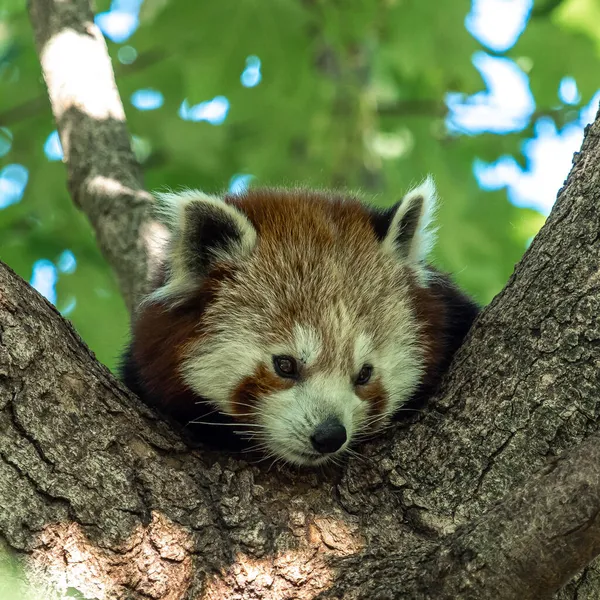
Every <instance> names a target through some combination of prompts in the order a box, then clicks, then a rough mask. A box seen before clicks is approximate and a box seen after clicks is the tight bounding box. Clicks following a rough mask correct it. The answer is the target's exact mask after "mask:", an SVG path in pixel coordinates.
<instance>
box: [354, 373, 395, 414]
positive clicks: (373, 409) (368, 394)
mask: <svg viewBox="0 0 600 600" xmlns="http://www.w3.org/2000/svg"><path fill="white" fill-rule="evenodd" d="M356 395H357V396H358V397H359V398H360V399H361V400H364V401H365V402H368V403H369V405H370V410H369V413H370V414H371V415H380V414H382V413H383V412H384V410H385V408H386V406H387V403H388V395H387V392H386V391H385V388H384V387H383V384H382V383H381V381H379V380H378V379H375V380H373V381H372V382H371V383H369V384H367V385H362V386H359V387H357V388H356Z"/></svg>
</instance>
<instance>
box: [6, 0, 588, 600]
mask: <svg viewBox="0 0 600 600" xmlns="http://www.w3.org/2000/svg"><path fill="white" fill-rule="evenodd" d="M30 14H31V16H32V21H33V22H34V25H35V29H36V38H37V43H38V49H39V52H40V58H41V61H42V65H43V70H44V76H45V78H46V81H47V83H48V88H49V93H50V96H51V100H52V103H53V109H54V111H55V116H56V117H57V122H58V126H59V130H60V133H61V139H62V142H63V147H64V149H65V154H66V158H67V164H68V168H69V178H70V182H71V183H70V185H71V191H72V193H73V195H74V198H75V201H76V202H77V203H78V204H79V205H80V206H81V208H82V209H83V210H84V212H86V214H88V216H90V219H91V222H92V224H93V226H94V228H95V230H96V232H97V235H98V239H99V243H100V245H101V246H102V247H103V250H104V251H105V253H106V256H107V258H108V260H109V262H111V264H112V265H113V267H114V268H115V269H116V271H117V273H119V279H120V281H121V286H122V289H123V290H124V294H125V296H126V297H127V299H128V302H129V305H130V306H131V305H132V304H133V302H134V298H135V297H136V296H137V295H138V294H139V293H140V290H141V289H142V288H143V286H144V282H145V281H146V277H147V273H148V267H147V266H146V265H147V264H148V263H147V262H146V259H145V256H146V252H149V246H148V244H147V242H146V240H147V239H148V237H147V235H146V234H147V231H148V228H149V227H151V223H152V222H151V219H150V217H149V213H148V205H149V204H148V200H147V196H146V195H145V194H144V193H143V192H142V191H141V186H140V178H139V175H138V171H137V165H135V163H134V161H133V159H132V157H131V153H130V150H129V139H128V136H127V133H126V129H125V125H124V121H123V113H122V107H121V105H120V102H119V100H118V95H117V94H116V91H115V89H114V81H113V78H112V73H111V72H110V67H109V63H108V62H107V60H108V59H107V56H106V52H105V48H104V45H103V42H102V40H101V38H100V37H99V34H98V32H97V30H96V29H95V28H94V26H93V21H92V18H91V12H90V9H89V6H88V4H87V2H82V1H81V0H71V1H69V0H67V1H64V0H63V1H61V2H59V1H54V2H53V1H50V0H37V1H36V2H31V4H30ZM72 44H74V45H75V49H73V45H72ZM66 47H69V48H70V50H69V51H68V52H67V53H66V54H65V53H64V48H66ZM84 50H85V51H88V50H89V52H90V60H91V61H93V63H92V64H94V65H98V69H96V70H95V71H94V74H95V76H94V78H93V81H92V80H90V78H87V77H86V72H92V71H91V70H90V67H89V64H90V63H86V62H85V61H80V62H79V61H74V60H71V58H72V57H73V56H75V55H78V56H79V57H80V56H81V55H82V54H81V53H82V52H83V51H84ZM75 53H76V54H75ZM82 65H85V72H82V70H81V69H82ZM101 81H103V82H104V84H103V85H102V84H101V83H100V82H101ZM73 82H77V84H75V83H73ZM84 82H85V83H84ZM107 89H108V90H110V92H108V95H107V92H105V90H107ZM599 137H600V124H599V123H598V121H597V122H596V124H595V125H594V126H593V128H592V129H591V130H590V131H589V132H588V134H587V136H586V140H585V142H584V148H583V150H582V153H581V154H580V155H578V156H577V157H576V160H575V163H574V168H573V171H572V173H571V175H570V177H569V180H568V184H567V185H566V187H565V188H564V189H563V190H562V191H561V193H560V194H559V199H558V202H557V205H556V207H555V209H554V211H553V213H552V215H551V216H550V218H549V220H548V223H547V224H546V226H545V227H544V229H543V230H542V231H541V232H540V234H539V235H538V236H537V237H536V239H535V240H534V243H533V244H532V246H531V248H530V250H529V251H528V253H527V255H526V256H525V258H524V259H523V261H522V262H521V264H520V265H519V266H518V267H517V269H516V271H515V274H514V275H513V277H512V278H511V280H510V281H509V283H508V285H507V287H506V289H505V290H504V291H503V293H502V294H500V295H499V296H498V297H497V298H496V299H495V300H494V302H493V303H492V304H491V305H490V307H488V309H487V310H486V311H485V312H484V314H483V315H482V317H481V318H480V319H479V320H478V322H477V324H476V326H475V327H474V330H473V332H472V335H471V336H470V339H469V340H468V342H467V344H466V345H465V347H464V348H463V349H462V350H461V352H460V353H459V356H458V357H457V360H456V361H455V363H454V365H453V368H452V370H451V372H450V374H449V377H448V378H447V379H446V381H445V384H444V386H443V389H442V390H441V392H440V394H439V397H438V398H437V399H436V401H435V402H433V403H431V406H430V408H428V409H426V410H425V411H424V412H423V413H422V414H420V415H418V416H416V417H414V418H413V419H412V422H410V423H409V422H407V423H404V424H401V425H399V426H398V427H396V428H395V429H394V430H390V431H389V432H388V433H387V434H385V435H384V436H382V437H381V438H379V439H378V440H375V441H374V442H372V443H370V444H367V445H365V446H364V447H362V448H361V455H362V456H361V457H354V458H351V459H350V460H349V461H348V464H347V465H345V466H344V467H343V468H341V469H339V470H331V471H326V472H311V471H305V472H303V471H296V470H293V469H290V468H287V467H283V466H279V465H278V466H275V467H273V468H271V469H269V468H268V465H262V464H248V463H246V462H244V461H238V460H236V459H234V458H232V457H224V456H217V455H214V454H213V453H209V452H202V453H199V452H195V451H191V450H190V449H188V448H187V447H186V446H185V445H184V443H183V442H182V441H181V440H180V439H179V438H178V436H177V435H176V434H174V433H172V432H171V431H170V430H169V429H168V428H167V427H166V426H165V425H164V424H163V423H161V422H160V421H158V420H157V419H155V417H154V416H153V415H152V413H151V412H149V411H148V410H147V409H145V408H144V407H142V406H140V404H139V402H138V401H137V400H136V399H135V398H134V397H132V396H131V395H130V394H129V393H128V392H127V391H126V390H124V389H123V387H122V386H121V385H120V384H119V383H118V382H116V381H115V380H114V379H113V378H112V377H111V376H110V374H109V373H108V371H107V370H106V369H105V368H104V367H102V366H101V365H99V364H98V363H97V362H96V361H95V360H94V358H93V356H92V355H91V353H90V352H89V351H88V350H87V349H86V348H85V346H84V345H83V344H82V343H81V342H80V340H79V338H78V337H77V335H76V334H75V332H74V331H73V330H72V328H71V327H70V326H69V325H68V323H66V322H65V321H63V320H62V319H61V318H60V316H59V315H58V314H57V313H56V312H55V311H54V309H52V307H50V306H49V305H48V304H47V303H46V302H45V301H44V300H43V299H41V298H40V297H39V296H38V295H37V294H36V293H35V292H34V291H33V290H31V289H30V288H29V287H28V286H27V285H26V284H25V283H24V282H23V281H21V280H20V279H18V278H17V277H16V276H15V275H14V274H13V273H12V272H11V271H10V270H8V269H6V268H5V267H0V411H1V412H0V506H1V507H2V509H1V510H0V536H1V538H2V539H3V540H4V542H5V545H7V546H8V547H10V548H12V549H13V550H14V552H15V553H16V554H17V556H19V557H20V559H21V560H22V562H23V563H24V564H25V565H26V569H27V572H28V574H29V575H30V577H31V576H32V575H31V574H32V573H34V574H36V577H40V578H41V580H43V581H51V582H53V583H55V584H56V585H58V586H59V587H62V588H63V589H64V588H68V587H73V588H76V589H78V590H79V591H81V592H82V593H84V594H85V595H86V597H88V598H94V597H95V598H98V599H101V598H131V599H138V598H139V599H142V598H148V597H151V598H157V599H159V598H160V599H169V600H171V599H173V600H175V599H180V598H190V599H191V598H208V599H210V598H225V597H227V598H264V599H269V598H277V599H281V598H314V597H315V596H316V595H318V594H320V593H322V594H323V597H329V598H333V597H336V598H402V597H408V598H415V597H434V598H440V597H465V598H469V597H473V598H487V597H489V598H492V597H493V598H498V599H502V598H540V597H545V596H547V595H548V594H550V593H551V592H552V591H553V590H556V589H557V588H558V586H560V585H561V584H562V583H564V581H566V579H567V578H568V577H569V576H571V575H572V574H573V573H574V572H575V571H577V570H578V569H580V568H581V567H582V566H584V565H585V564H586V563H587V562H588V561H589V560H590V558H591V557H592V556H594V555H595V554H596V553H597V552H598V548H597V543H598V541H597V540H598V537H599V536H598V531H597V529H598V523H597V517H596V515H597V513H598V506H597V504H598V497H599V494H598V489H597V487H598V473H597V464H598V461H597V450H596V445H595V437H594V434H595V432H596V431H597V430H598V413H599V409H600V406H599V404H598V399H597V398H598V393H597V390H598V387H599V386H598V384H599V376H598V372H599V369H598V366H599V362H600V349H599V348H600V345H599V340H600V325H599V324H598V321H597V314H598V304H599V299H600V295H599V289H598V288H599V285H600V277H599V274H598V265H599V264H600V263H599V260H598V259H599V254H600V245H599V244H598V233H599V228H600V218H599V217H600V215H599V212H600V208H599V206H600V205H599V203H598V200H599V196H600V193H599V192H598V191H597V190H598V179H599V177H600V142H599ZM587 438H590V439H589V440H588V441H585V440H586V439H587ZM582 442H584V445H581V446H580V448H579V450H577V449H575V450H574V453H573V454H572V455H568V456H566V457H564V458H561V459H560V460H558V461H557V460H556V458H555V457H556V456H558V455H560V454H561V453H562V452H563V451H565V450H567V449H570V448H577V447H578V446H579V445H580V444H582ZM540 469H543V470H542V471H541V472H540V474H539V475H538V476H536V477H533V474H534V473H535V472H536V471H539V470H540ZM518 486H522V487H520V491H517V492H515V491H514V490H515V488H516V487H518ZM549 488H550V489H551V490H552V493H549V492H548V489H549ZM553 488H554V489H553ZM559 492H560V493H559ZM511 493H512V495H511ZM507 494H508V495H507ZM503 498H504V500H502V499H503ZM501 500H502V503H501V504H499V505H497V503H498V502H499V501H501ZM561 509H562V510H561ZM597 580H598V576H597V573H596V571H594V570H589V571H588V572H587V574H586V575H585V576H584V577H581V578H579V579H578V580H577V582H576V583H574V584H571V587H570V588H568V589H567V590H566V591H563V592H562V597H564V598H572V597H577V598H580V599H581V598H594V597H597V596H598V590H599V589H600V587H598V585H597Z"/></svg>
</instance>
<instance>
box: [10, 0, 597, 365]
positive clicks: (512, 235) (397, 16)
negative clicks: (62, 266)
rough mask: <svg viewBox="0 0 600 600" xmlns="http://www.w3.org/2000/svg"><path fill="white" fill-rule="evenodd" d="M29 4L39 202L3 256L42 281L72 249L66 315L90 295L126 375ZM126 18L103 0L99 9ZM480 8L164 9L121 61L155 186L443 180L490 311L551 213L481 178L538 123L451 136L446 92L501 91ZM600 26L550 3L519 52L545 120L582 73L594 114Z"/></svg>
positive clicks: (24, 149)
mask: <svg viewBox="0 0 600 600" xmlns="http://www.w3.org/2000/svg"><path fill="white" fill-rule="evenodd" d="M23 5H24V3H23V2H21V1H20V0H4V2H3V3H2V6H1V7H0V127H6V128H7V129H8V130H9V132H10V135H11V136H12V147H11V149H10V151H9V152H8V153H6V154H5V155H4V156H3V157H1V158H0V171H1V169H2V168H3V166H5V165H7V164H11V163H18V164H22V165H25V166H26V167H27V169H28V170H29V182H28V185H27V188H26V192H25V195H24V197H23V199H22V201H20V202H18V203H15V204H13V205H11V206H9V207H7V208H5V209H3V210H0V259H2V260H3V261H5V262H7V263H8V264H9V265H11V266H12V267H13V268H14V269H15V270H16V271H17V272H18V273H19V274H21V275H22V276H23V277H24V278H26V279H29V278H30V277H31V273H32V265H33V264H34V262H35V261H36V260H39V259H41V258H46V259H49V260H51V261H56V260H57V258H58V256H59V255H60V254H61V253H62V252H63V251H64V250H65V249H70V250H71V251H72V252H73V253H74V255H75V257H76V259H77V268H76V270H75V271H74V272H73V273H71V274H60V275H59V279H58V283H57V288H56V289H57V301H56V304H57V306H58V308H59V310H62V309H64V308H65V307H66V306H67V305H69V304H71V305H72V302H73V300H74V299H75V300H76V306H75V308H74V309H73V310H72V312H69V314H68V316H69V318H70V319H72V320H73V322H74V323H75V326H76V327H77V329H78V330H79V332H80V333H81V335H82V337H83V338H84V339H85V340H86V341H87V342H88V344H89V345H90V347H91V348H92V349H93V350H95V351H96V353H97V355H98V358H99V359H100V360H102V361H103V362H105V363H106V364H107V365H109V366H110V367H114V366H115V359H116V357H117V355H118V353H119V351H120V348H121V346H122V345H123V343H124V342H125V340H126V338H127V335H128V316H127V314H126V312H125V308H124V304H123V302H122V300H121V299H120V297H119V294H118V290H117V288H116V285H115V279H114V277H113V275H112V273H111V271H110V270H109V268H108V267H107V265H106V264H105V262H104V260H103V259H102V257H101V255H100V253H99V251H98V249H97V248H96V246H95V243H94V237H93V233H92V231H91V229H90V227H89V225H88V224H87V222H86V220H85V218H84V216H83V215H81V214H80V213H79V212H78V210H77V209H76V208H75V207H74V206H73V205H72V203H71V201H70V199H69V196H68V192H67V188H66V184H65V169H64V167H63V165H62V164H61V163H60V161H58V162H56V161H54V162H52V161H49V160H48V158H47V157H46V155H45V153H44V149H43V146H44V142H45V140H46V139H47V137H48V135H49V134H50V133H51V132H52V131H53V130H54V129H55V125H54V123H53V119H52V115H51V112H50V108H49V105H48V101H47V98H46V95H45V88H44V85H43V81H42V79H41V76H40V68H39V64H38V60H37V56H36V53H35V49H34V44H33V39H32V33H31V30H30V26H29V22H28V18H27V14H26V11H25V9H24V6H23ZM108 7H109V6H108V3H107V2H106V1H104V2H100V3H99V6H98V11H101V10H107V9H108ZM469 10H470V2H468V1H467V0H454V1H452V2H440V1H439V0H346V1H344V2H341V1H336V0H275V1H273V2H258V1H257V0H219V1H218V2H209V1H208V0H196V1H194V2H183V1H178V0H170V1H169V0H146V1H145V2H144V4H143V6H142V9H141V13H140V26H139V28H138V29H137V31H136V33H135V34H134V35H133V36H132V37H131V38H130V39H129V40H128V41H127V42H126V45H128V46H132V47H134V48H135V49H136V51H137V59H136V60H134V61H133V62H132V63H131V64H129V65H126V64H121V63H120V62H119V60H118V52H119V49H120V48H121V47H122V46H123V45H124V44H115V43H112V42H109V43H108V46H109V51H110V54H111V57H112V58H113V64H114V65H115V70H116V73H117V82H118V86H119V89H120V92H121V96H122V98H123V102H124V104H125V110H126V113H127V118H128V124H129V129H130V132H131V134H132V135H134V136H136V139H137V142H136V148H138V150H140V154H139V156H140V159H141V160H142V161H143V163H144V166H145V174H146V185H147V187H148V188H149V189H156V188H164V187H166V186H170V187H174V188H177V187H179V186H193V187H201V188H203V189H204V190H206V191H209V192H210V191H220V190H223V189H224V188H227V186H228V183H229V181H230V179H231V177H232V176H233V175H235V174H238V173H248V174H252V175H253V176H254V180H253V182H254V183H257V184H260V185H269V184H277V185H289V184H295V183H302V184H303V185H311V186H317V187H322V186H326V187H332V186H337V187H342V188H348V189H361V190H363V193H364V195H365V196H366V197H371V198H373V201H374V202H375V203H377V204H378V205H388V204H390V203H392V202H394V201H395V200H397V199H398V198H399V197H400V196H401V194H402V193H403V192H405V191H406V190H407V188H408V187H410V186H411V185H413V184H415V183H417V182H419V180H421V179H422V178H423V177H424V176H425V175H426V174H428V173H432V174H433V175H434V177H435V180H436V182H437V185H438V188H439V192H440V196H441V198H442V204H441V207H440V210H439V243H438V246H437V249H436V251H435V261H436V263H437V264H438V265H440V266H441V267H442V268H444V269H447V270H449V271H451V272H453V273H455V274H456V278H457V280H458V281H459V282H460V284H462V285H463V286H464V287H465V288H466V289H467V290H469V291H470V292H471V293H473V294H474V295H475V296H476V297H477V298H478V299H479V300H480V301H481V302H483V303H486V302H488V301H489V300H490V299H491V298H492V297H493V296H494V295H495V294H496V293H497V292H498V291H499V290H500V289H501V288H502V286H503V285H504V283H505V282H506V280H507V278H508V277H509V275H510V273H511V272H512V269H513V266H514V264H515V262H516V261H518V260H519V258H520V257H521V255H522V253H523V251H524V249H525V247H526V243H527V240H528V239H529V238H531V237H532V236H533V235H534V234H535V232H536V231H537V230H538V229H539V227H540V226H541V225H542V223H543V217H542V216H541V215H540V214H539V213H537V212H535V211H533V210H529V209H527V210H525V209H520V208H517V207H515V206H513V205H511V204H510V203H509V202H508V201H507V198H506V194H505V193H504V192H493V193H490V192H484V191H482V190H481V189H480V188H479V187H478V184H477V181H476V180H475V178H474V176H473V173H472V165H473V160H474V159H475V157H480V158H482V159H484V160H488V161H492V160H495V159H497V158H498V157H499V156H501V155H504V154H509V155H514V156H515V157H518V156H519V152H520V148H521V144H522V142H523V140H524V139H526V138H531V137H533V130H532V127H533V124H530V126H528V127H526V128H525V129H524V130H523V131H520V132H518V133H511V134H508V135H502V136H500V135H494V134H491V133H485V134H481V135H473V136H469V135H463V136H458V135H450V134H449V133H448V132H447V131H446V129H445V126H444V114H445V105H444V96H445V94H446V93H447V92H449V91H458V92H462V93H465V94H473V93H476V92H478V91H481V90H484V89H485V85H484V83H483V81H482V79H481V76H480V75H479V73H478V71H477V70H476V69H475V67H474V66H473V64H472V62H471V58H472V55H473V53H474V52H476V51H477V50H481V49H482V47H481V46H480V44H479V43H478V42H477V41H476V40H475V39H474V38H473V37H472V36H471V35H470V34H469V33H468V32H467V30H466V29H465V26H464V21H465V16H466V15H467V13H468V12H469ZM599 18H600V14H599V9H598V5H597V4H596V2H595V0H565V1H563V2H556V1H553V0H545V1H544V2H536V3H535V5H534V10H533V16H532V17H531V19H530V21H529V24H528V26H527V29H526V30H525V32H524V33H523V35H522V36H521V38H520V39H519V41H518V42H517V44H516V45H515V46H514V47H513V48H512V49H511V50H510V51H509V52H508V54H507V55H508V56H509V57H512V58H513V59H515V60H517V62H518V61H520V63H519V64H527V65H529V67H528V71H529V72H528V75H529V78H530V84H531V90H532V92H533V94H534V96H535V101H536V106H537V110H538V111H540V112H544V111H546V110H548V111H549V110H554V109H555V108H556V105H557V104H558V102H557V89H558V86H559V83H560V81H561V79H562V78H563V77H564V76H565V75H572V76H573V77H575V79H576V80H577V84H578V86H579V91H580V93H581V104H584V103H586V102H588V101H589V99H590V97H591V96H592V94H593V93H594V91H595V90H596V89H597V87H598V83H599V81H600V77H599V76H598V73H600V30H599V28H598V26H597V23H598V20H599ZM250 55H256V56H259V57H260V60H261V65H262V71H261V72H262V81H261V83H260V84H259V85H257V86H256V87H251V88H248V87H244V86H243V85H242V84H241V83H240V74H241V73H242V71H243V70H244V66H245V64H246V59H247V57H248V56H250ZM147 88H153V89H156V90H159V91H160V92H161V93H162V95H163V96H164V104H163V105H162V107H160V108H159V109H157V110H154V111H140V110H138V109H136V108H134V107H133V106H132V104H131V102H130V98H131V95H132V94H133V93H134V92H135V91H136V90H139V89H147ZM215 96H225V97H226V98H227V99H228V100H229V103H230V109H229V112H228V115H227V118H226V119H225V121H224V122H223V124H222V125H218V126H215V125H212V124H210V123H207V122H189V121H184V120H182V119H181V118H180V117H179V114H178V112H179V109H180V105H181V103H182V101H183V99H188V102H189V104H190V105H194V104H197V103H199V102H202V101H206V100H210V99H211V98H214V97H215ZM556 117H557V119H559V120H560V118H561V113H560V111H558V112H557V113H556ZM390 148H391V149H392V150H390ZM382 149H383V150H382ZM521 160H522V159H521Z"/></svg>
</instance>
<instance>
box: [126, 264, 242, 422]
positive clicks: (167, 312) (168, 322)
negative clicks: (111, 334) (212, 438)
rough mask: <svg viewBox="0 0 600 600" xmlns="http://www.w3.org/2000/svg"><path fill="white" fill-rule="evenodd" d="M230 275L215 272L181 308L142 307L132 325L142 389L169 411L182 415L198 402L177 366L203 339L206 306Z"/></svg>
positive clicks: (229, 272)
mask: <svg viewBox="0 0 600 600" xmlns="http://www.w3.org/2000/svg"><path fill="white" fill-rule="evenodd" d="M230 274H231V271H230V270H229V269H227V268H226V267H220V268H218V269H215V270H214V271H213V272H212V273H211V277H210V278H207V279H206V280H205V281H204V283H203V285H202V287H201V288H200V289H198V291H197V292H196V294H194V295H193V296H192V297H190V298H189V299H187V300H186V302H185V304H184V305H182V306H178V307H176V308H172V309H168V308H167V307H166V306H164V305H163V304H160V303H152V304H148V305H142V310H141V312H140V314H139V315H138V317H137V319H136V320H135V322H134V325H133V342H134V343H133V348H132V350H133V357H134V359H135V361H136V363H137V365H138V367H139V371H140V375H141V377H142V379H143V381H144V386H145V388H146V390H147V391H148V392H149V393H150V394H152V395H153V396H154V397H155V398H156V399H157V400H158V401H159V403H161V404H163V405H164V403H165V402H168V408H169V411H173V412H174V413H181V414H185V413H186V412H188V411H189V407H190V405H193V404H194V403H195V402H197V397H196V396H195V394H194V393H193V392H192V391H191V390H190V389H189V388H188V387H187V386H186V384H185V383H184V381H183V379H182V377H181V373H180V366H181V363H182V361H183V359H184V357H185V355H186V353H187V351H188V350H189V348H190V346H192V345H194V344H195V343H196V342H197V341H198V340H200V339H201V337H202V329H201V327H200V320H201V316H202V313H203V311H204V309H205V307H206V305H207V304H208V303H209V302H210V300H211V299H212V298H213V297H214V295H215V293H216V292H217V290H218V289H219V286H220V285H221V283H222V282H223V281H224V280H226V279H227V278H228V277H229V276H230Z"/></svg>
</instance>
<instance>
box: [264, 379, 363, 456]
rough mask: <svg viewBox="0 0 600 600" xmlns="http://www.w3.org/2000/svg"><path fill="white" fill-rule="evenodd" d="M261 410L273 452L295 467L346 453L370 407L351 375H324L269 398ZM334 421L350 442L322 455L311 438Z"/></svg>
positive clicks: (268, 442) (265, 430)
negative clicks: (353, 383)
mask: <svg viewBox="0 0 600 600" xmlns="http://www.w3.org/2000/svg"><path fill="white" fill-rule="evenodd" d="M261 408H262V410H261V416H260V418H259V422H260V423H261V424H262V425H263V426H264V428H265V429H264V433H263V435H264V438H265V439H264V441H265V442H266V443H267V445H268V446H269V448H270V449H271V450H272V452H273V453H274V454H275V455H277V456H280V457H282V458H284V459H285V460H286V461H288V462H290V463H293V464H298V465H317V464H322V463H324V462H327V461H328V460H331V459H332V457H334V456H335V455H337V454H341V453H343V452H344V451H345V450H346V448H347V447H348V445H349V444H350V443H351V441H352V437H353V435H354V432H355V430H356V427H357V424H359V423H360V422H361V421H362V420H364V418H365V415H366V411H367V408H368V407H367V406H366V404H365V403H364V402H363V401H362V400H361V399H360V398H359V397H358V396H357V395H356V394H355V393H354V389H353V387H352V385H351V383H350V381H349V378H348V376H347V374H343V375H342V374H335V375H332V374H324V373H321V374H316V375H314V376H313V377H311V378H310V379H308V380H306V381H304V382H302V383H299V384H298V385H296V386H294V387H293V388H291V389H289V390H285V391H281V392H276V393H274V394H272V395H270V396H268V397H267V398H265V400H264V402H263V403H262V407H261ZM330 418H334V419H337V420H339V422H340V423H341V424H342V425H343V426H344V428H345V429H346V442H345V443H344V444H343V445H342V446H341V447H340V448H339V449H338V450H337V451H336V452H334V453H331V454H321V453H320V452H318V451H317V450H316V449H315V448H314V447H313V445H312V442H311V436H312V435H313V434H314V433H315V430H316V428H317V427H318V426H319V425H320V424H321V423H323V422H324V421H325V420H327V419H330Z"/></svg>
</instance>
